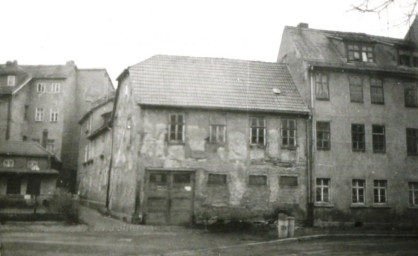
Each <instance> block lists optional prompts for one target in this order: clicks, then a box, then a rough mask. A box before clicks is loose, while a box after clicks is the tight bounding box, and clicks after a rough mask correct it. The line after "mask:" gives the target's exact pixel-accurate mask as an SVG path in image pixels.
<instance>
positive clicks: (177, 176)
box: [173, 173, 192, 184]
mask: <svg viewBox="0 0 418 256" xmlns="http://www.w3.org/2000/svg"><path fill="white" fill-rule="evenodd" d="M191 178H192V177H191V175H190V173H174V174H173V183H177V184H185V183H190V182H191Z"/></svg>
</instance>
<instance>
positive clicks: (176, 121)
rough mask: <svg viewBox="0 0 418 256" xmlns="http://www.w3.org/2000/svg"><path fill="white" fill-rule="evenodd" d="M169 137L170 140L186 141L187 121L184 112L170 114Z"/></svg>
mask: <svg viewBox="0 0 418 256" xmlns="http://www.w3.org/2000/svg"><path fill="white" fill-rule="evenodd" d="M169 118H170V124H169V126H168V139H169V141H170V142H184V132H185V131H184V130H185V129H184V128H185V121H184V115H183V114H170V117H169Z"/></svg>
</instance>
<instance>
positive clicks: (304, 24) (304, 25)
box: [298, 22, 309, 28]
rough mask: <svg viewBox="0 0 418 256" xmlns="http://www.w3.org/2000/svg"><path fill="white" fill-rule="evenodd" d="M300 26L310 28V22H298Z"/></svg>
mask: <svg viewBox="0 0 418 256" xmlns="http://www.w3.org/2000/svg"><path fill="white" fill-rule="evenodd" d="M298 28H309V24H308V23H305V22H301V23H299V24H298Z"/></svg>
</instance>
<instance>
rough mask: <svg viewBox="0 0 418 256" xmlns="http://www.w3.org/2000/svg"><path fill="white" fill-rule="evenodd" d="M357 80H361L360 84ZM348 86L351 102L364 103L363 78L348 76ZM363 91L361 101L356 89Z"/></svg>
mask: <svg viewBox="0 0 418 256" xmlns="http://www.w3.org/2000/svg"><path fill="white" fill-rule="evenodd" d="M357 78H358V79H359V82H360V83H359V84H356V83H355V82H356V80H357ZM348 85H349V90H350V102H352V103H364V83H363V78H362V77H361V76H360V75H348ZM359 88H360V89H361V90H359V91H361V99H360V98H359V99H357V98H356V96H355V95H356V94H355V93H356V89H359Z"/></svg>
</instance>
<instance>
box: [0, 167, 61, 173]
mask: <svg viewBox="0 0 418 256" xmlns="http://www.w3.org/2000/svg"><path fill="white" fill-rule="evenodd" d="M0 173H20V174H24V173H28V174H58V173H59V172H58V171H57V170H54V169H40V170H32V169H29V168H6V167H4V168H3V167H1V168H0Z"/></svg>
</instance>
